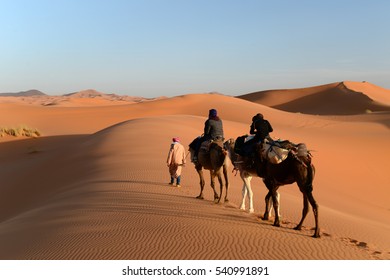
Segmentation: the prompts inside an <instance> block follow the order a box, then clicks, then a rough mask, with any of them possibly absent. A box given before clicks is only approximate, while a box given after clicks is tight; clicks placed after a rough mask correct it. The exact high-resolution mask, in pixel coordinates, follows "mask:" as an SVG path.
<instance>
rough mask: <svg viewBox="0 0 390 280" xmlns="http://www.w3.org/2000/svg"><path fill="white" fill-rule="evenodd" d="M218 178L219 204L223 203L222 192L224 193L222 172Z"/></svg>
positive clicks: (218, 174)
mask: <svg viewBox="0 0 390 280" xmlns="http://www.w3.org/2000/svg"><path fill="white" fill-rule="evenodd" d="M217 178H218V182H219V190H220V192H219V198H218V202H217V203H219V202H220V201H221V198H222V192H223V181H222V176H221V172H218V173H217Z"/></svg>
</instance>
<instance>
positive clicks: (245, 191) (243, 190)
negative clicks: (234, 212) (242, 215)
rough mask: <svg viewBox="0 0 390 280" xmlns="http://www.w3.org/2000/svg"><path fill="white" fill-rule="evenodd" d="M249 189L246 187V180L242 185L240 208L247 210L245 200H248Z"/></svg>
mask: <svg viewBox="0 0 390 280" xmlns="http://www.w3.org/2000/svg"><path fill="white" fill-rule="evenodd" d="M247 192H248V190H247V188H246V184H245V182H244V184H243V185H242V191H241V193H242V200H241V206H240V210H245V200H246V194H247Z"/></svg>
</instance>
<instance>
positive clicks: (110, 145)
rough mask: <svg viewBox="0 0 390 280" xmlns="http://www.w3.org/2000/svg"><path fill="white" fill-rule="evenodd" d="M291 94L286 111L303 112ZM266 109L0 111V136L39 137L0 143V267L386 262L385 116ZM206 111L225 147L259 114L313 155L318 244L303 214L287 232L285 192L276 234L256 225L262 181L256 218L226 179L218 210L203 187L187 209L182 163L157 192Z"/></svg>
mask: <svg viewBox="0 0 390 280" xmlns="http://www.w3.org/2000/svg"><path fill="white" fill-rule="evenodd" d="M294 94H295V93H294V92H292V93H287V95H289V96H290V97H289V100H288V102H293V101H294V100H296V99H299V98H300V97H297V96H296V97H295V99H294V98H293V96H294ZM309 95H310V94H308V96H309ZM314 96H317V97H318V95H315V94H314ZM320 97H321V96H320ZM268 98H270V96H268ZM354 100H355V99H354ZM84 101H87V99H84ZM271 101H272V100H271ZM271 101H270V102H271ZM285 101H286V100H282V102H284V103H285ZM273 102H274V104H281V103H278V102H281V101H278V100H274V101H273ZM356 103H359V102H358V101H356ZM351 105H354V104H351ZM269 106H270V107H267V106H265V105H261V104H257V103H255V102H250V101H247V100H243V99H241V98H234V97H229V96H224V95H221V94H189V95H183V96H177V97H173V98H166V99H161V100H154V101H150V102H141V103H139V102H138V103H132V104H126V105H119V106H117V105H115V106H82V107H80V106H68V107H66V106H37V105H27V104H25V103H15V102H12V103H9V102H8V103H6V102H3V103H0V119H1V120H2V123H1V124H0V125H7V126H12V125H16V124H19V123H24V124H26V125H28V126H31V127H36V128H38V129H39V130H41V131H42V133H43V135H44V136H43V137H40V138H36V139H19V140H16V139H14V138H7V139H1V138H0V165H1V166H2V168H1V169H0V178H1V182H2V184H1V186H0V188H1V193H2V195H1V196H0V208H1V211H0V258H1V259H390V246H389V244H390V242H389V236H390V223H389V221H390V219H389V218H390V209H389V205H390V196H389V189H388V186H389V185H390V176H389V174H388V171H387V169H388V168H387V157H388V155H390V147H389V146H388V143H389V140H390V133H389V132H390V131H389V126H387V125H386V124H387V120H388V119H389V113H382V114H364V115H355V116H332V117H329V116H314V115H305V114H296V113H291V112H285V111H281V110H278V109H275V108H271V107H274V106H273V105H272V106H271V105H269ZM356 106H357V105H356ZM210 108H217V109H218V111H219V115H220V116H221V118H222V119H223V121H224V129H225V137H226V138H230V137H233V138H235V137H237V136H239V135H242V134H245V133H248V132H249V124H250V123H249V122H250V119H251V117H252V116H253V115H254V114H255V113H257V112H262V113H263V114H264V115H265V116H266V118H267V119H268V120H269V121H270V122H271V123H272V125H273V127H274V133H273V134H272V136H273V137H274V138H283V139H290V140H291V141H294V142H305V143H306V144H307V145H308V147H309V148H310V149H312V150H313V154H314V163H315V165H316V168H317V174H316V178H315V182H314V188H315V189H314V195H315V197H316V199H317V201H318V203H319V205H320V227H321V230H322V238H320V239H314V238H311V237H310V236H311V234H312V230H311V228H312V227H313V226H314V221H313V217H312V216H313V214H312V212H310V213H309V215H308V218H307V220H306V222H305V224H304V229H303V230H302V231H294V230H293V229H292V228H293V227H294V226H295V225H296V223H297V222H298V221H299V218H300V214H301V210H302V197H301V194H300V192H299V190H298V188H297V186H296V185H291V186H284V187H282V188H281V189H280V192H281V196H282V198H281V199H282V201H281V214H282V218H283V223H282V227H281V228H275V227H273V226H272V221H262V220H261V219H259V216H260V215H261V214H262V212H263V211H264V210H263V208H264V201H263V200H264V196H265V194H266V189H265V187H264V185H263V183H262V182H261V180H260V179H259V178H254V179H253V191H254V200H255V213H254V214H249V213H246V212H243V211H240V210H239V209H238V205H239V204H240V201H241V187H242V182H241V180H240V179H239V177H238V176H237V177H235V176H233V174H231V176H230V179H231V184H230V188H229V199H230V202H229V203H221V204H218V205H217V204H214V203H213V202H212V191H211V189H210V187H209V182H208V184H207V186H206V190H205V200H198V199H195V196H196V195H198V193H199V183H198V177H197V174H196V172H195V170H194V168H193V166H192V164H191V163H188V164H187V166H186V167H185V169H184V174H183V182H182V188H180V189H177V188H173V187H169V186H168V185H167V182H168V170H167V167H166V165H165V160H166V156H167V152H168V148H169V145H170V141H171V138H172V137H173V136H180V137H181V139H182V143H183V144H184V145H185V146H187V145H188V144H189V143H190V142H191V140H192V139H193V138H194V137H196V136H197V135H199V134H200V133H201V132H202V129H203V123H204V121H205V116H206V115H207V112H208V110H209V109H210ZM367 118H369V119H367ZM362 131H363V132H364V133H362Z"/></svg>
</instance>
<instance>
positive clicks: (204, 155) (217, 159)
mask: <svg viewBox="0 0 390 280" xmlns="http://www.w3.org/2000/svg"><path fill="white" fill-rule="evenodd" d="M190 152H191V158H194V153H195V151H194V149H192V148H191V147H190ZM226 154H227V153H226V150H224V148H223V142H222V141H215V142H211V143H208V142H207V141H206V142H204V143H203V144H202V146H201V148H200V150H199V152H198V160H197V161H196V162H194V165H195V169H196V171H197V172H198V174H199V179H200V194H199V195H198V196H197V197H196V198H199V199H203V198H204V197H203V189H204V186H205V180H204V176H203V169H206V170H210V179H211V188H212V189H213V191H214V202H216V203H219V202H220V200H221V197H222V192H223V180H222V174H223V177H224V179H225V186H226V194H225V202H228V189H229V178H228V171H227V170H228V165H229V158H228V157H227V156H226ZM215 177H217V178H218V181H219V185H220V195H218V193H217V192H216V190H215Z"/></svg>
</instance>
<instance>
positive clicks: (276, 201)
mask: <svg viewBox="0 0 390 280" xmlns="http://www.w3.org/2000/svg"><path fill="white" fill-rule="evenodd" d="M271 194H272V203H273V207H274V210H275V221H274V226H276V227H280V215H279V193H278V192H277V188H275V189H273V190H272V191H271Z"/></svg>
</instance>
